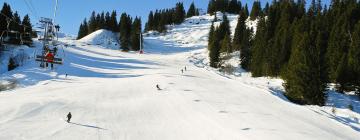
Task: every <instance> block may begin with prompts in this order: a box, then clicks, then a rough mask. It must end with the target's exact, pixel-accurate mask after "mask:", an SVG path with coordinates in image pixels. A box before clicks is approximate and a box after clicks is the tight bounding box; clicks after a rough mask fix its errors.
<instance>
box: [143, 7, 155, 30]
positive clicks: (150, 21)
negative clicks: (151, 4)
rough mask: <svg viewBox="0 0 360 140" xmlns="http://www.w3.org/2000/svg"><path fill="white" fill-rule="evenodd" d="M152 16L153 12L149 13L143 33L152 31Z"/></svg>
mask: <svg viewBox="0 0 360 140" xmlns="http://www.w3.org/2000/svg"><path fill="white" fill-rule="evenodd" d="M153 24H154V14H153V11H150V13H149V16H148V22H147V23H146V25H145V31H150V30H153V29H154V25H153Z"/></svg>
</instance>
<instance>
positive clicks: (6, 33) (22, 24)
mask: <svg viewBox="0 0 360 140" xmlns="http://www.w3.org/2000/svg"><path fill="white" fill-rule="evenodd" d="M0 12H1V14H0V34H2V35H3V36H2V37H3V42H1V43H9V44H15V45H20V44H21V43H23V44H25V45H31V44H32V36H36V33H35V32H33V30H32V25H31V22H30V17H29V15H25V16H24V17H23V19H22V20H21V17H20V15H19V13H18V12H17V11H15V12H13V11H12V9H11V7H10V5H9V4H7V3H4V5H3V7H2V9H1V11H0ZM8 22H9V26H8Z"/></svg>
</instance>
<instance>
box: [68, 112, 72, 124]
mask: <svg viewBox="0 0 360 140" xmlns="http://www.w3.org/2000/svg"><path fill="white" fill-rule="evenodd" d="M67 119H68V120H67V122H68V123H70V119H71V112H69V114H68V115H67Z"/></svg>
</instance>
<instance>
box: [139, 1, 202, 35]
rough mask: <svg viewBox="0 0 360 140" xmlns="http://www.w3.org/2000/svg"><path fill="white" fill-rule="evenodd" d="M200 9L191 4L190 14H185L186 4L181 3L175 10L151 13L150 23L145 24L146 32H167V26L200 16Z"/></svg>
mask: <svg viewBox="0 0 360 140" xmlns="http://www.w3.org/2000/svg"><path fill="white" fill-rule="evenodd" d="M198 15H199V9H198V8H196V7H195V4H194V3H191V5H190V7H189V9H188V12H187V13H186V12H185V9H184V4H183V3H182V2H179V3H177V4H176V6H175V7H174V8H170V9H162V10H156V11H155V12H153V11H150V14H149V17H148V22H147V23H146V24H145V31H151V30H155V31H158V32H161V33H162V32H165V31H166V25H170V24H180V23H182V22H183V21H184V20H185V18H186V17H187V18H189V17H192V16H198Z"/></svg>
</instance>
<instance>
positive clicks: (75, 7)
mask: <svg viewBox="0 0 360 140" xmlns="http://www.w3.org/2000/svg"><path fill="white" fill-rule="evenodd" d="M55 1H56V0H0V3H1V6H2V3H4V2H7V3H9V4H10V6H11V8H12V10H13V11H18V12H19V13H20V15H21V16H24V15H25V14H29V15H30V18H31V20H32V23H33V25H34V26H36V23H37V22H38V20H39V18H40V17H50V18H53V17H54V9H55ZM58 1H59V3H58V10H57V16H56V18H55V22H56V23H57V24H59V25H60V26H61V29H60V30H61V32H64V33H67V34H72V35H77V32H78V29H79V25H80V24H81V22H82V21H83V20H84V18H89V17H90V14H91V12H92V11H95V12H97V13H98V12H102V11H105V12H107V11H109V12H110V11H113V10H116V11H117V13H118V16H119V15H120V14H121V13H123V12H126V13H128V14H130V15H131V16H140V17H141V19H142V20H143V24H145V22H146V21H147V17H148V14H149V12H150V11H151V10H156V9H164V8H172V7H174V6H175V4H176V3H177V2H183V3H184V6H185V10H187V9H188V7H189V5H190V4H191V2H194V3H195V6H196V7H198V8H201V9H204V10H206V9H207V5H208V2H209V0H58ZM253 1H254V0H241V2H242V3H243V4H244V3H247V4H248V6H249V10H251V7H252V3H253ZM260 1H261V2H262V3H263V4H262V5H265V3H266V2H271V1H272V0H260ZM323 1H324V0H323ZM325 1H329V0H325ZM119 18H120V17H118V19H119Z"/></svg>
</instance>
